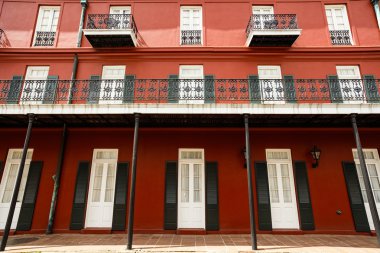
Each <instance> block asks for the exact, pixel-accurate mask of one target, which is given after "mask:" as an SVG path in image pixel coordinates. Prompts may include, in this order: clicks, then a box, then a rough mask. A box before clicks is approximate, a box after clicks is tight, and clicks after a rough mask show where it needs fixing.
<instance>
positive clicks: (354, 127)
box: [351, 114, 380, 244]
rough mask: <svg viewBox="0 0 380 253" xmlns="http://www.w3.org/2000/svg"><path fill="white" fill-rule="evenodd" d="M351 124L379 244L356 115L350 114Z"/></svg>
mask: <svg viewBox="0 0 380 253" xmlns="http://www.w3.org/2000/svg"><path fill="white" fill-rule="evenodd" d="M351 122H352V128H353V129H354V135H355V141H356V147H357V150H358V157H359V162H360V169H361V171H362V174H363V179H364V188H365V191H366V193H367V198H368V204H369V209H370V210H371V215H372V220H373V224H374V225H375V231H376V236H377V242H378V243H379V244H380V221H379V214H378V213H377V209H376V204H375V199H374V197H373V194H372V188H371V184H370V181H369V176H368V171H367V165H366V164H365V160H364V154H363V149H362V144H361V142H360V136H359V131H358V126H357V124H356V114H351Z"/></svg>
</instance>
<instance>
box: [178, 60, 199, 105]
mask: <svg viewBox="0 0 380 253" xmlns="http://www.w3.org/2000/svg"><path fill="white" fill-rule="evenodd" d="M179 78H180V79H181V81H180V83H179V103H183V104H186V103H190V104H203V103H204V80H203V66H202V65H187V66H186V65H181V66H180V68H179Z"/></svg>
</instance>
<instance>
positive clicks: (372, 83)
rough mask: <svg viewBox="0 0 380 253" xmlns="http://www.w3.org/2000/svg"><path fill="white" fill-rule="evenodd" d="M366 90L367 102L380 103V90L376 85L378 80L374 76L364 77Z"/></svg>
mask: <svg viewBox="0 0 380 253" xmlns="http://www.w3.org/2000/svg"><path fill="white" fill-rule="evenodd" d="M363 79H364V88H365V93H366V98H367V102H369V103H380V96H379V90H378V87H377V85H376V79H375V76H374V75H364V76H363Z"/></svg>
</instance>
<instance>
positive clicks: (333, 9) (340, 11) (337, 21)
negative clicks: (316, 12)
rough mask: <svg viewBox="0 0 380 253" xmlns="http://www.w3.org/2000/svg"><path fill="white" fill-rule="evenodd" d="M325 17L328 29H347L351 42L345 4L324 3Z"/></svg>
mask: <svg viewBox="0 0 380 253" xmlns="http://www.w3.org/2000/svg"><path fill="white" fill-rule="evenodd" d="M325 10H326V17H327V24H328V26H329V31H348V32H349V35H350V41H351V43H352V41H353V40H352V35H351V29H350V24H349V22H348V16H347V11H346V6H345V5H326V6H325Z"/></svg>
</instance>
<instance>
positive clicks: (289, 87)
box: [284, 75, 297, 103]
mask: <svg viewBox="0 0 380 253" xmlns="http://www.w3.org/2000/svg"><path fill="white" fill-rule="evenodd" d="M284 98H285V101H286V102H288V103H297V94H296V88H295V87H294V78H293V76H290V75H286V76H284Z"/></svg>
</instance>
